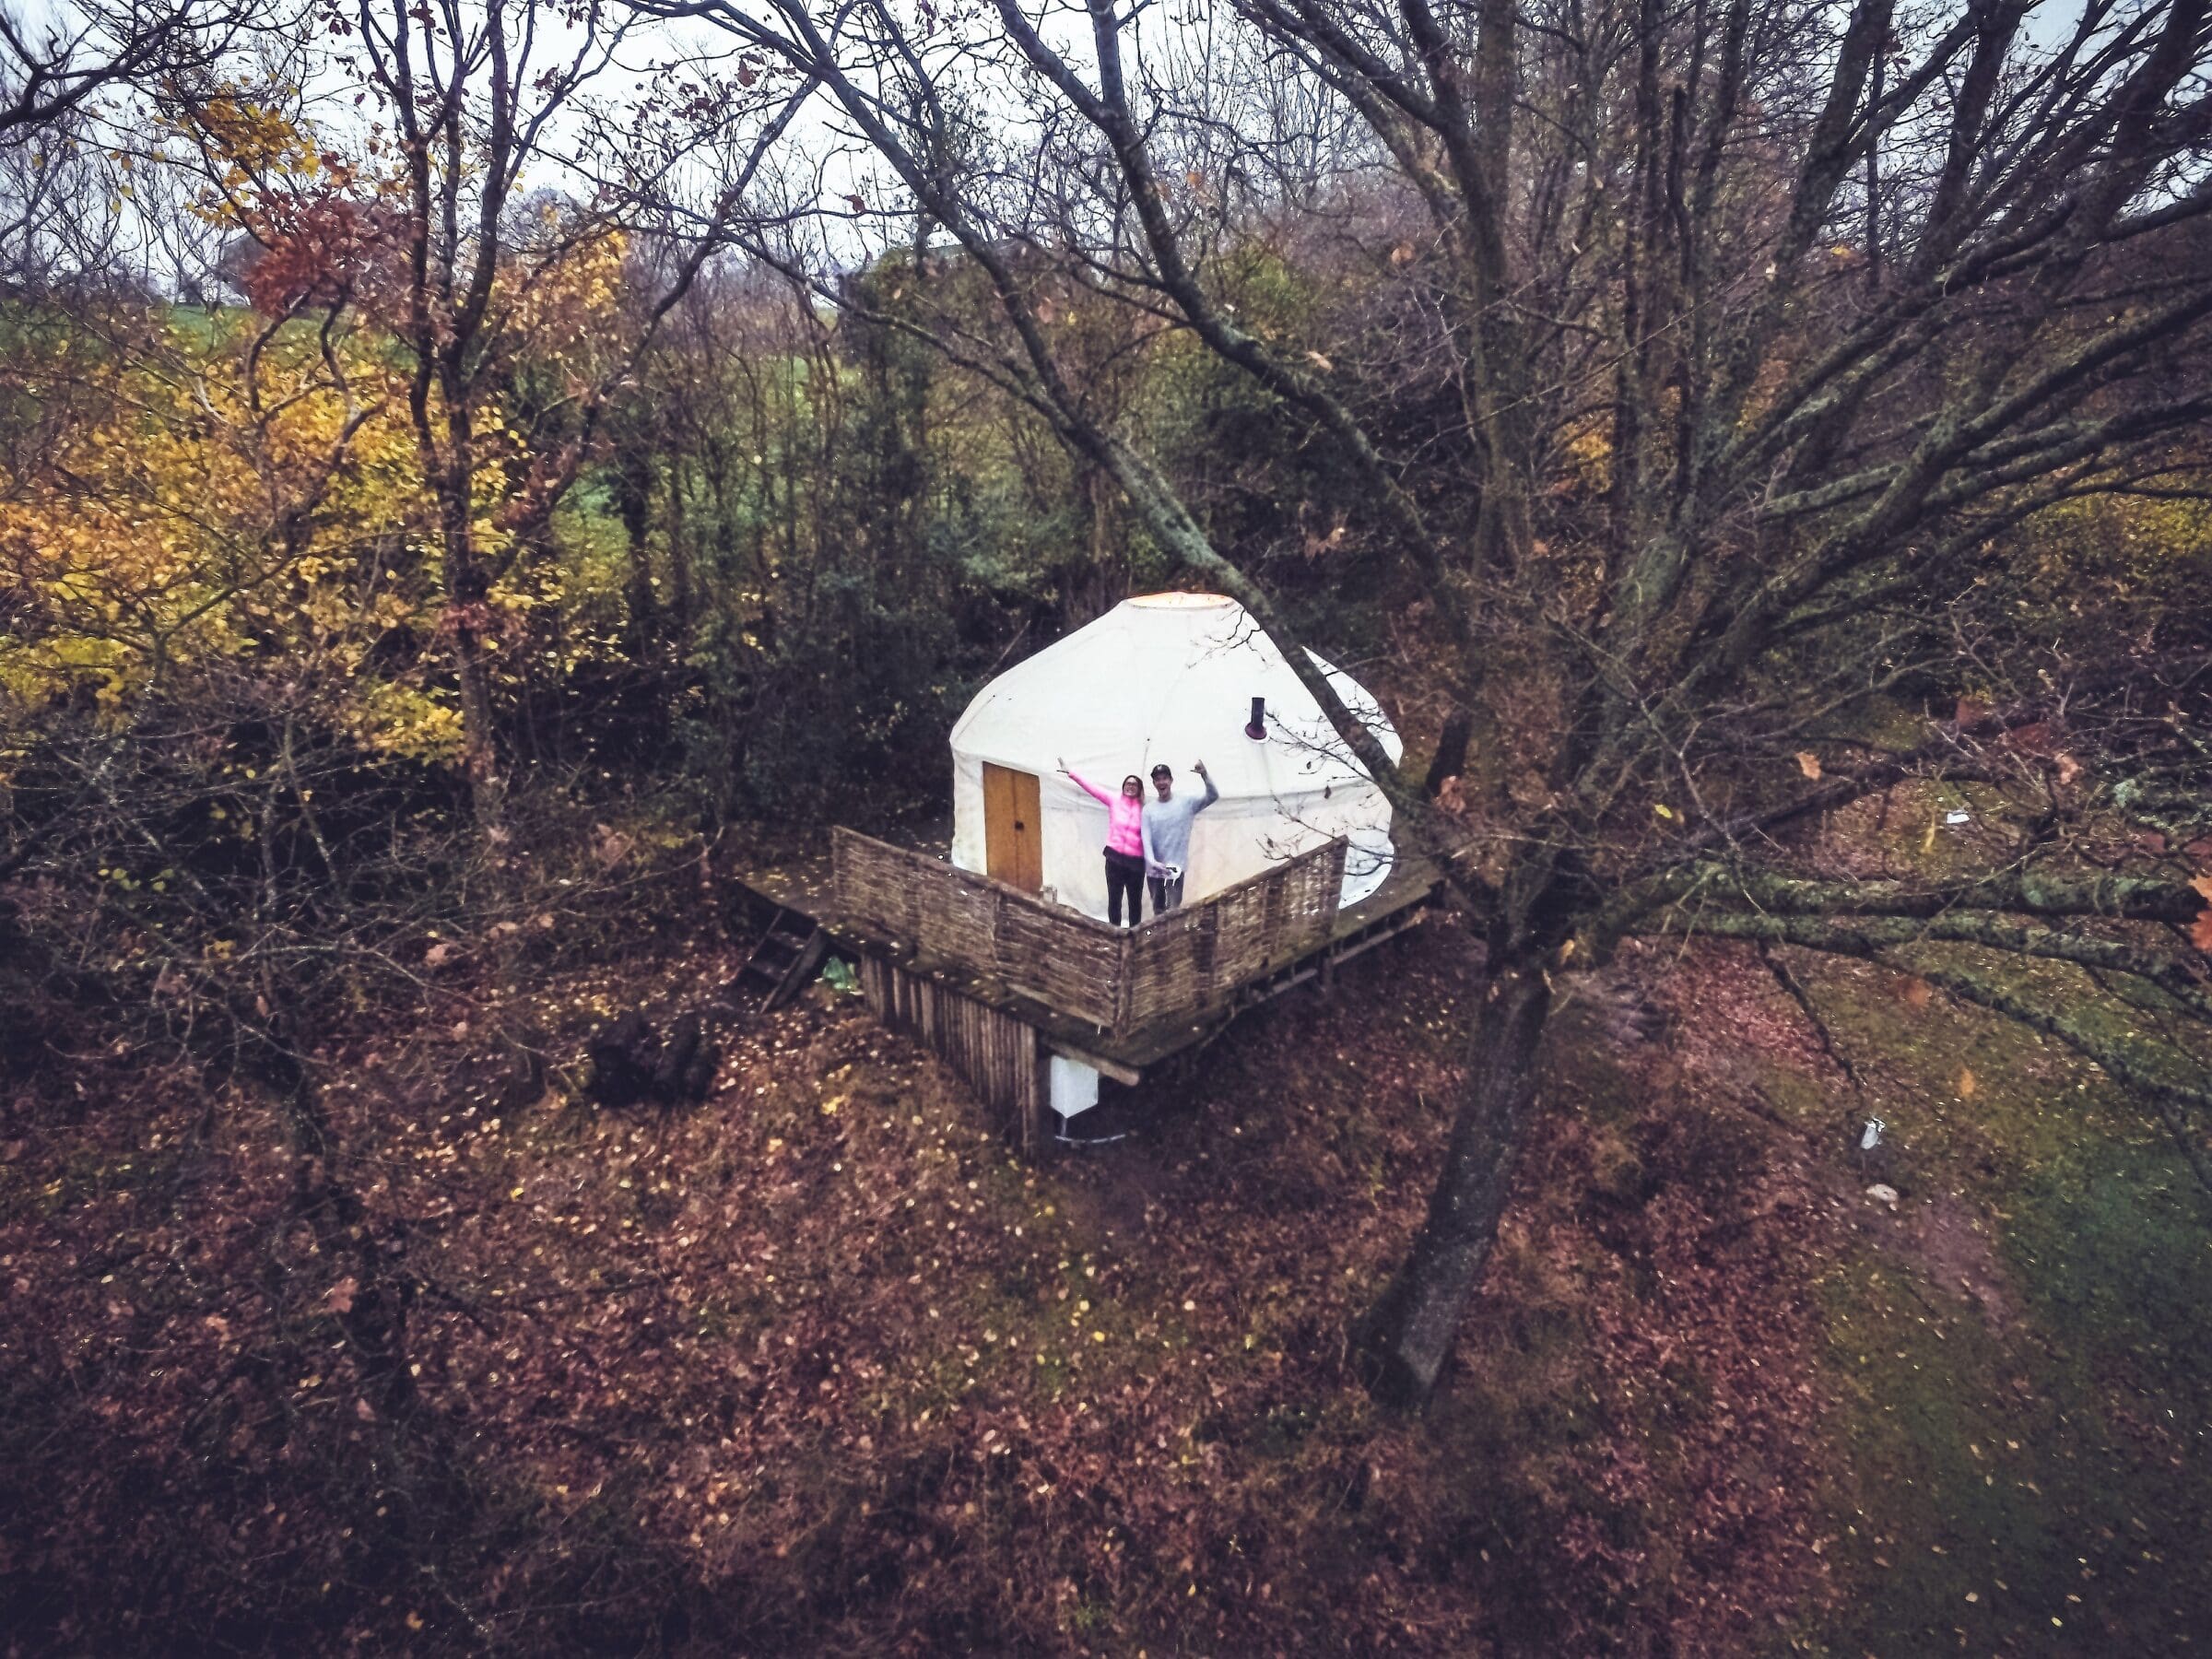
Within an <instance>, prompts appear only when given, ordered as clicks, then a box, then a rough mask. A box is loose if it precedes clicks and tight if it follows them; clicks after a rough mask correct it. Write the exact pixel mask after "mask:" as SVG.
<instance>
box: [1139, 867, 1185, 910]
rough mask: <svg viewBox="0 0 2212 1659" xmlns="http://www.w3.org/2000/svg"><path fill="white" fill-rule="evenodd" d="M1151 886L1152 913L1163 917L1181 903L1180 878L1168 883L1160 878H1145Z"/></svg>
mask: <svg viewBox="0 0 2212 1659" xmlns="http://www.w3.org/2000/svg"><path fill="white" fill-rule="evenodd" d="M1147 880H1149V881H1150V882H1151V884H1152V913H1153V914H1154V915H1155V916H1164V915H1166V914H1167V913H1168V912H1170V911H1171V910H1173V909H1174V908H1175V907H1176V906H1177V905H1179V904H1181V903H1182V877H1180V876H1178V877H1175V879H1174V880H1172V881H1169V880H1167V879H1165V878H1164V877H1159V876H1153V877H1147Z"/></svg>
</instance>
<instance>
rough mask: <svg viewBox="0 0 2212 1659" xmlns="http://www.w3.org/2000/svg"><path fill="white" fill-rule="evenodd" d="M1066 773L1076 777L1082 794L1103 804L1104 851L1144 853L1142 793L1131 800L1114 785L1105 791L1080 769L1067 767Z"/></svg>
mask: <svg viewBox="0 0 2212 1659" xmlns="http://www.w3.org/2000/svg"><path fill="white" fill-rule="evenodd" d="M1067 775H1068V776H1069V777H1071V778H1073V779H1074V780H1075V781H1076V787H1077V788H1078V789H1080V790H1082V791H1083V793H1084V794H1088V795H1089V796H1090V797H1091V798H1092V799H1093V800H1096V801H1103V802H1104V803H1105V804H1106V811H1107V814H1108V818H1107V825H1106V851H1107V852H1109V853H1127V854H1129V856H1130V857H1132V858H1142V857H1143V856H1144V855H1145V797H1144V796H1143V795H1141V794H1140V795H1138V796H1137V797H1136V798H1135V800H1131V799H1130V798H1129V797H1128V796H1127V795H1125V794H1122V792H1121V791H1120V790H1118V789H1117V790H1115V791H1114V792H1113V793H1112V794H1107V793H1106V791H1104V790H1103V789H1100V787H1099V786H1098V785H1097V784H1096V783H1093V782H1091V781H1090V780H1089V779H1088V778H1086V777H1085V776H1084V775H1083V774H1082V773H1081V772H1078V771H1070V772H1069V773H1068V774H1067Z"/></svg>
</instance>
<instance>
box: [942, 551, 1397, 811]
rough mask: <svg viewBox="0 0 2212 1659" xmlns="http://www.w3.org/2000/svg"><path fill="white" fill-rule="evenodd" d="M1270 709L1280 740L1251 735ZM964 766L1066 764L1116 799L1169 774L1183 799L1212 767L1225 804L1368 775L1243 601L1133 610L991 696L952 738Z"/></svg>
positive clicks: (1182, 596) (1382, 730) (1151, 599)
mask: <svg viewBox="0 0 2212 1659" xmlns="http://www.w3.org/2000/svg"><path fill="white" fill-rule="evenodd" d="M1308 654H1309V655H1310V656H1312V660H1313V662H1314V663H1315V665H1318V666H1319V667H1320V668H1321V670H1322V671H1323V672H1324V674H1325V675H1327V676H1328V677H1329V681H1330V683H1331V684H1332V685H1334V686H1335V688H1336V693H1337V695H1338V696H1339V697H1341V698H1343V699H1344V701H1345V705H1346V706H1347V708H1349V709H1350V710H1351V711H1352V712H1353V713H1355V714H1356V715H1358V716H1359V719H1360V721H1361V722H1362V723H1363V724H1366V725H1367V726H1368V727H1369V728H1370V729H1371V731H1373V732H1374V733H1375V735H1376V736H1377V737H1378V738H1379V739H1380V740H1381V742H1382V747H1384V749H1385V750H1387V751H1388V753H1389V754H1390V756H1391V758H1392V759H1397V758H1398V756H1399V755H1400V754H1401V753H1403V750H1404V746H1403V745H1402V744H1401V743H1400V741H1399V739H1398V735H1397V732H1396V731H1395V729H1394V728H1393V726H1392V725H1391V724H1390V721H1389V719H1388V717H1387V716H1385V715H1384V714H1383V712H1382V709H1381V707H1380V706H1379V705H1378V704H1377V703H1376V702H1375V700H1374V699H1373V698H1372V697H1371V696H1370V695H1368V693H1367V692H1366V691H1365V690H1364V689H1363V688H1360V686H1359V684H1358V683H1357V682H1355V681H1354V680H1353V679H1352V678H1351V677H1349V676H1348V675H1346V674H1344V673H1342V672H1341V671H1339V670H1338V669H1336V668H1335V667H1334V666H1332V665H1330V664H1328V663H1327V662H1325V661H1324V660H1323V659H1322V658H1321V657H1320V656H1318V655H1315V654H1314V653H1308ZM1254 697H1264V698H1265V700H1266V729H1267V735H1266V737H1265V739H1264V740H1261V741H1254V740H1253V739H1252V738H1250V737H1247V736H1246V735H1244V725H1245V723H1246V721H1247V720H1248V719H1249V718H1250V713H1251V705H1252V700H1253V698H1254ZM952 747H953V751H954V753H955V754H957V755H959V756H962V757H965V758H967V759H982V760H991V761H995V762H996V763H998V764H999V765H1002V766H1012V767H1018V768H1020V769H1022V770H1025V771H1036V772H1048V773H1049V772H1050V771H1052V770H1053V767H1054V765H1055V764H1056V762H1057V761H1058V759H1060V758H1062V757H1065V759H1066V760H1067V762H1068V764H1069V765H1071V766H1072V767H1074V768H1075V769H1076V770H1077V771H1081V772H1084V773H1085V774H1086V775H1088V776H1090V777H1091V778H1092V781H1093V782H1100V783H1102V784H1104V785H1105V786H1106V787H1108V788H1112V786H1113V784H1114V783H1115V782H1118V781H1119V779H1120V778H1121V777H1122V776H1123V775H1124V773H1127V772H1132V771H1134V772H1139V773H1144V772H1148V771H1150V770H1151V768H1152V767H1153V766H1154V765H1155V764H1156V763H1158V762H1160V761H1165V762H1166V763H1167V764H1168V765H1170V766H1171V767H1173V768H1174V769H1175V772H1176V776H1177V779H1178V782H1179V786H1182V785H1183V784H1184V782H1185V774H1186V773H1187V771H1188V769H1189V767H1190V764H1191V762H1192V761H1193V760H1204V761H1206V765H1207V768H1208V770H1209V771H1211V773H1212V774H1213V778H1214V781H1215V782H1216V783H1217V784H1218V786H1219V788H1220V790H1221V792H1222V793H1223V794H1225V795H1230V796H1238V795H1248V796H1249V795H1271V794H1288V793H1295V792H1300V791H1304V790H1309V789H1319V788H1321V787H1323V786H1324V784H1333V783H1335V782H1347V781H1350V780H1354V779H1358V778H1362V777H1364V776H1365V775H1366V773H1365V769H1363V768H1361V767H1360V766H1359V764H1358V763H1357V762H1356V761H1354V760H1353V759H1352V758H1351V756H1350V755H1349V754H1348V753H1347V751H1346V749H1345V746H1344V744H1343V742H1342V740H1341V739H1339V738H1338V737H1337V736H1336V735H1335V732H1334V731H1332V730H1331V729H1330V727H1329V724H1328V722H1327V720H1326V719H1325V717H1324V715H1323V714H1322V712H1321V705H1320V704H1319V703H1318V702H1316V701H1315V700H1314V699H1313V696H1312V693H1311V692H1309V691H1308V690H1307V689H1306V688H1305V687H1304V685H1302V684H1301V683H1300V680H1299V678H1298V676H1297V675H1295V674H1293V673H1292V672H1291V671H1290V665H1289V664H1288V662H1286V661H1285V660H1284V659H1283V656H1282V653H1280V652H1278V651H1277V649H1276V647H1275V642H1274V641H1271V640H1270V639H1268V637H1267V636H1266V635H1265V633H1264V632H1262V631H1261V629H1260V627H1259V625H1258V624H1257V623H1256V622H1254V621H1253V619H1252V618H1251V616H1250V615H1249V614H1247V613H1246V611H1245V609H1244V607H1243V606H1241V605H1239V604H1238V603H1237V602H1236V601H1235V600H1233V599H1230V598H1225V597H1223V596H1222V595H1220V594H1188V593H1172V594H1147V595H1145V596H1143V597H1140V598H1135V599H1127V600H1124V601H1123V602H1122V603H1121V604H1120V605H1118V606H1114V608H1113V609H1112V610H1111V611H1109V612H1107V614H1106V615H1105V616H1103V617H1100V618H1099V619H1098V620H1097V621H1095V622H1092V623H1090V624H1089V625H1088V626H1087V627H1084V628H1080V629H1077V630H1076V631H1075V632H1074V633H1072V634H1069V635H1068V636H1067V637H1066V638H1065V639H1063V640H1059V641H1055V642H1054V643H1053V644H1051V645H1048V646H1046V647H1045V648H1044V649H1043V650H1042V651H1040V652H1038V653H1036V654H1035V655H1034V656H1031V657H1030V658H1029V659H1028V660H1027V661H1025V662H1022V663H1019V664H1017V665H1015V666H1014V667H1012V668H1010V669H1008V670H1007V671H1006V673H1004V674H1002V675H1000V676H999V677H997V678H996V679H994V680H993V681H992V682H991V683H990V684H989V685H988V686H986V687H984V688H983V689H982V692H980V693H979V694H978V695H977V697H976V699H975V700H974V701H973V702H971V703H970V704H969V705H968V709H967V712H965V713H963V714H962V715H961V716H960V718H959V723H958V724H955V725H954V727H953V728H952Z"/></svg>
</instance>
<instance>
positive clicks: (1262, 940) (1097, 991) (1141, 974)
mask: <svg viewBox="0 0 2212 1659" xmlns="http://www.w3.org/2000/svg"><path fill="white" fill-rule="evenodd" d="M831 844H832V870H833V884H834V892H835V897H836V903H837V908H838V910H839V912H841V914H842V915H844V916H845V917H846V918H847V919H848V920H849V921H851V922H852V923H853V924H854V925H855V926H858V927H861V928H864V929H866V930H867V931H869V932H872V933H877V934H881V935H887V936H888V937H890V938H893V939H897V940H899V941H900V942H902V943H904V944H907V945H911V946H912V947H913V948H915V949H916V950H918V951H920V952H921V953H922V954H923V955H924V956H927V957H932V958H935V959H939V960H942V961H946V962H949V963H953V964H955V965H957V966H959V967H962V968H965V969H968V970H970V971H974V972H979V973H984V974H988V975H990V976H991V977H992V978H994V979H996V980H999V981H1001V982H1003V983H1005V984H1006V985H1007V986H1009V987H1011V988H1013V989H1015V990H1018V991H1020V992H1023V993H1025V994H1029V995H1031V996H1034V997H1036V998H1037V999H1038V1000H1039V1001H1041V1002H1042V1003H1043V1004H1044V1005H1045V1006H1048V1007H1051V1008H1053V1009H1056V1010H1058V1011H1059V1012H1061V1013H1063V1014H1068V1015H1072V1016H1074V1017H1075V1018H1078V1019H1085V1020H1088V1021H1089V1022H1091V1023H1092V1024H1094V1025H1097V1026H1100V1027H1103V1028H1106V1029H1109V1030H1124V1031H1125V1030H1135V1029H1136V1028H1138V1027H1141V1026H1144V1025H1147V1024H1149V1023H1151V1022H1152V1021H1154V1020H1159V1019H1167V1018H1172V1017H1174V1016H1176V1015H1178V1014H1184V1013H1199V1012H1204V1011H1205V1010H1206V1009H1209V1008H1212V1007H1215V1006H1218V1005H1219V1004H1220V1003H1221V1002H1222V1001H1223V1000H1225V999H1226V998H1227V997H1228V996H1229V995H1230V994H1231V993H1232V992H1234V991H1235V990H1236V989H1237V988H1238V987H1239V986H1241V985H1243V984H1246V983H1248V982H1251V981H1253V980H1255V979H1258V978H1260V977H1261V976H1262V975H1264V974H1266V973H1269V972H1272V971H1275V970H1276V969H1278V968H1281V967H1282V966H1284V965H1285V964H1286V963H1288V962H1291V961H1295V960H1296V959H1299V958H1300V957H1302V956H1305V955H1307V954H1308V953H1310V952H1312V951H1313V950H1316V949H1319V948H1320V947H1321V946H1322V945H1323V944H1324V943H1325V942H1326V941H1327V938H1328V935H1329V929H1330V927H1331V926H1332V925H1333V924H1334V923H1335V918H1336V896H1337V894H1338V892H1339V891H1340V890H1341V889H1342V887H1343V884H1344V857H1345V844H1344V842H1342V841H1331V842H1329V843H1328V844H1327V845H1326V846H1323V847H1316V848H1314V849H1313V850H1312V851H1311V852H1308V853H1300V855H1299V856H1298V857H1296V858H1293V859H1290V860H1288V862H1287V863H1284V864H1281V865H1277V866H1276V867H1275V868H1274V869H1272V870H1267V871H1265V872H1263V873H1262V874H1260V875H1258V876H1254V877H1252V878H1251V879H1250V880H1247V881H1242V882H1240V883H1238V884H1237V885H1236V886H1235V887H1232V888H1224V889H1223V890H1222V891H1221V892H1218V893H1217V894H1215V895H1213V896H1212V897H1211V898H1209V899H1206V900H1202V901H1200V902H1198V903H1195V904H1190V905H1186V906H1184V907H1183V908H1182V909H1181V910H1179V911H1176V912H1172V913H1171V914H1170V915H1168V916H1167V917H1165V918H1164V919H1162V920H1160V921H1157V922H1150V923H1147V924H1145V925H1144V926H1143V927H1141V928H1138V929H1136V930H1135V932H1134V933H1131V934H1124V933H1121V932H1119V931H1117V930H1116V929H1114V928H1112V927H1109V926H1107V925H1106V924H1103V923H1100V922H1096V921H1093V920H1092V919H1091V918H1090V917H1088V916H1085V915H1081V914H1078V913H1077V912H1074V911H1070V910H1066V909H1064V908H1062V907H1061V906H1059V905H1056V904H1047V903H1046V902H1045V901H1044V900H1041V899H1037V898H1034V897H1032V896H1031V895H1030V894H1028V893H1025V892H1023V891H1021V890H1020V889H1019V888H1011V887H1008V886H1007V885H1006V883H1004V882H1000V881H993V880H992V879H991V878H990V877H987V876H979V875H977V874H975V873H974V872H973V871H972V870H959V869H955V868H954V867H953V866H952V865H948V864H947V863H946V862H945V861H944V860H943V859H941V858H933V857H931V856H929V855H928V854H927V853H910V852H908V851H906V850H905V849H904V848H901V847H893V846H888V845H887V844H886V843H884V842H882V841H874V840H871V839H870V838H869V837H867V836H865V835H861V834H858V833H856V832H854V831H853V830H836V831H834V832H833V835H832V842H831Z"/></svg>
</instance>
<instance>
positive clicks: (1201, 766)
mask: <svg viewBox="0 0 2212 1659" xmlns="http://www.w3.org/2000/svg"><path fill="white" fill-rule="evenodd" d="M1191 770H1192V771H1194V772H1196V773H1197V774H1198V775H1199V776H1200V777H1202V778H1204V779H1205V780H1206V798H1205V799H1204V800H1202V801H1200V802H1199V803H1198V805H1197V806H1194V807H1192V808H1191V816H1192V817H1193V818H1196V817H1197V816H1198V815H1199V814H1200V813H1202V812H1204V811H1205V810H1206V808H1207V807H1208V806H1212V805H1213V804H1214V803H1215V802H1216V801H1218V800H1219V799H1220V798H1221V786H1220V785H1219V784H1218V783H1216V782H1214V774H1213V773H1211V772H1209V771H1206V762H1205V761H1203V760H1200V761H1196V762H1194V764H1193V765H1192V767H1191Z"/></svg>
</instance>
